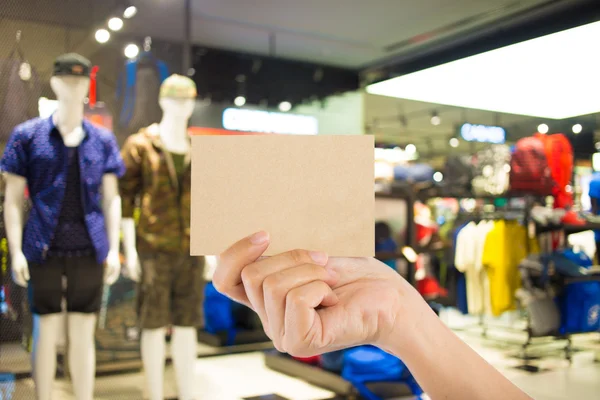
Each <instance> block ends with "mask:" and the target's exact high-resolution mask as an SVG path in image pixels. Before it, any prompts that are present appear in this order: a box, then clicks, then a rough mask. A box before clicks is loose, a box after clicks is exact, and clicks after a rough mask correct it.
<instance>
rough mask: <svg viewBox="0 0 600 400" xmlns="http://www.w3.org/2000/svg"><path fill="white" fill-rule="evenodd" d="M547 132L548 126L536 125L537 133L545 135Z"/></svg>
mask: <svg viewBox="0 0 600 400" xmlns="http://www.w3.org/2000/svg"><path fill="white" fill-rule="evenodd" d="M549 130H550V128H548V125H546V124H539V125H538V132H539V133H544V134H546V133H548V131H549Z"/></svg>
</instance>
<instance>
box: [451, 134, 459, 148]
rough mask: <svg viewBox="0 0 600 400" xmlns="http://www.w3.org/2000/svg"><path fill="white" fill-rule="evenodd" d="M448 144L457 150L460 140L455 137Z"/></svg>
mask: <svg viewBox="0 0 600 400" xmlns="http://www.w3.org/2000/svg"><path fill="white" fill-rule="evenodd" d="M448 143H449V144H450V147H454V148H457V147H458V145H459V144H460V142H459V140H458V139H457V138H455V137H453V138H451V139H450V140H449V141H448Z"/></svg>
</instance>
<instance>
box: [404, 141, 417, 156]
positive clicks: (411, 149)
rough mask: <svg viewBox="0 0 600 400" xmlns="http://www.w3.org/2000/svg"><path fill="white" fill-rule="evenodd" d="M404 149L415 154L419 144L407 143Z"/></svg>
mask: <svg viewBox="0 0 600 400" xmlns="http://www.w3.org/2000/svg"><path fill="white" fill-rule="evenodd" d="M404 151H405V152H407V153H409V154H414V153H416V152H417V146H415V145H414V144H412V143H411V144H407V145H406V147H405V148H404Z"/></svg>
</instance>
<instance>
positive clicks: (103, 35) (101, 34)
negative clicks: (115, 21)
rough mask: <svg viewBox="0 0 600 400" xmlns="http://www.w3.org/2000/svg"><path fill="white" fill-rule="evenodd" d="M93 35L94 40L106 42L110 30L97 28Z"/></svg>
mask: <svg viewBox="0 0 600 400" xmlns="http://www.w3.org/2000/svg"><path fill="white" fill-rule="evenodd" d="M94 36H95V37H96V41H97V42H98V43H106V42H108V40H109V39H110V32H109V31H107V30H106V29H98V30H97V31H96V35H94Z"/></svg>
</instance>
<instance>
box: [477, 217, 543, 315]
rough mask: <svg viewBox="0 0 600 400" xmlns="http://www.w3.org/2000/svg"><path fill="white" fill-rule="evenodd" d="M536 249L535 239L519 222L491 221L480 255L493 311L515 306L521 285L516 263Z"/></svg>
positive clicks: (500, 311) (500, 312)
mask: <svg viewBox="0 0 600 400" xmlns="http://www.w3.org/2000/svg"><path fill="white" fill-rule="evenodd" d="M528 250H529V251H528ZM537 252H539V246H538V244H537V241H536V240H535V239H533V240H532V239H529V238H528V237H527V230H526V229H525V227H523V226H521V225H520V224H519V223H518V222H516V221H496V222H495V223H494V228H493V229H492V230H491V231H490V232H489V233H488V235H487V238H486V240H485V245H484V248H483V256H482V264H483V265H484V267H485V268H486V271H487V275H488V279H489V283H490V298H491V306H492V314H493V315H496V316H498V315H500V314H502V313H503V312H505V311H510V310H514V309H515V306H516V303H515V292H516V291H517V289H519V288H520V287H521V274H520V272H519V264H520V263H521V261H522V260H523V259H524V258H525V257H527V255H528V254H530V253H537Z"/></svg>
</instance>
